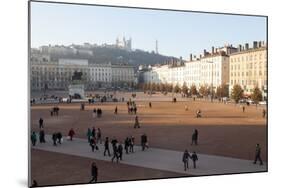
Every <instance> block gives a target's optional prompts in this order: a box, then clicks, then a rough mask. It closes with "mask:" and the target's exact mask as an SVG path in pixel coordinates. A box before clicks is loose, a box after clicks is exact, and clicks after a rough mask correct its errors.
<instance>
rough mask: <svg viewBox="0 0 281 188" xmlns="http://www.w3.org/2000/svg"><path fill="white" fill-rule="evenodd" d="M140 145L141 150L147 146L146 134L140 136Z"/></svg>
mask: <svg viewBox="0 0 281 188" xmlns="http://www.w3.org/2000/svg"><path fill="white" fill-rule="evenodd" d="M141 146H142V151H144V149H145V148H148V144H147V136H146V134H143V135H142V136H141Z"/></svg>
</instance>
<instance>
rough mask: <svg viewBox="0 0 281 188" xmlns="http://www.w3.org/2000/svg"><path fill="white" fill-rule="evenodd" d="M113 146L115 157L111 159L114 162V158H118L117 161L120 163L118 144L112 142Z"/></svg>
mask: <svg viewBox="0 0 281 188" xmlns="http://www.w3.org/2000/svg"><path fill="white" fill-rule="evenodd" d="M112 147H113V157H112V159H111V162H113V161H114V159H116V162H117V163H118V161H119V153H118V147H117V143H116V144H112Z"/></svg>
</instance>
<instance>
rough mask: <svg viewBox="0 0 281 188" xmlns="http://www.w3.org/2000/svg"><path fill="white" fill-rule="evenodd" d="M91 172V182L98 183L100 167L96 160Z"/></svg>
mask: <svg viewBox="0 0 281 188" xmlns="http://www.w3.org/2000/svg"><path fill="white" fill-rule="evenodd" d="M91 174H92V179H91V180H90V182H89V183H96V182H97V181H98V167H97V166H96V163H95V162H93V163H92V167H91Z"/></svg>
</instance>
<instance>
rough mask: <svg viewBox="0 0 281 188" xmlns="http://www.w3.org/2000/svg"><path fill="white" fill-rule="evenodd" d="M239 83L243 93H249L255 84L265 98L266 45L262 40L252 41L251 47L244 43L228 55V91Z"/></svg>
mask: <svg viewBox="0 0 281 188" xmlns="http://www.w3.org/2000/svg"><path fill="white" fill-rule="evenodd" d="M235 84H239V85H240V86H241V87H242V88H243V90H244V94H245V95H251V93H252V92H253V89H254V88H255V87H256V86H257V87H259V89H260V90H261V91H262V94H263V97H264V99H266V98H267V46H266V44H265V43H264V42H256V41H254V42H253V46H252V48H249V44H247V43H246V44H245V46H244V47H243V48H242V46H240V49H239V50H238V52H236V53H232V54H231V55H230V88H229V89H230V91H231V89H232V88H233V86H234V85H235Z"/></svg>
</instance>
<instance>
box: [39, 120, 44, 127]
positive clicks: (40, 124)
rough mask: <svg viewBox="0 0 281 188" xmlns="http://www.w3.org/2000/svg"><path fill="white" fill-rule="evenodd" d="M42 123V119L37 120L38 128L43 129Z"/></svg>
mask: <svg viewBox="0 0 281 188" xmlns="http://www.w3.org/2000/svg"><path fill="white" fill-rule="evenodd" d="M43 122H44V120H43V119H42V118H40V119H39V128H40V129H41V128H43Z"/></svg>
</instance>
